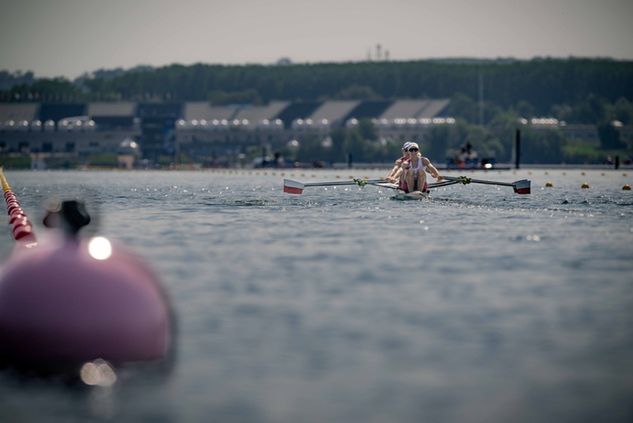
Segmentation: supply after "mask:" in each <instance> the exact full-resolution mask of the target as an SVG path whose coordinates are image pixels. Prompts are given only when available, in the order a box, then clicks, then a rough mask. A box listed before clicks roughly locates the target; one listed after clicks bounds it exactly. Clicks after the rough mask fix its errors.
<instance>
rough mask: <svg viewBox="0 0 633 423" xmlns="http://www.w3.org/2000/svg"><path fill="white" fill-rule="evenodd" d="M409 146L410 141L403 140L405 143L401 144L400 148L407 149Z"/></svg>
mask: <svg viewBox="0 0 633 423" xmlns="http://www.w3.org/2000/svg"><path fill="white" fill-rule="evenodd" d="M409 147H411V143H410V142H409V141H407V142H405V143H404V144H403V145H402V149H403V150H408V149H409Z"/></svg>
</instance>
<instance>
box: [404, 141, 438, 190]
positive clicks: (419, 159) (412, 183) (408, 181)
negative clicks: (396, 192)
mask: <svg viewBox="0 0 633 423" xmlns="http://www.w3.org/2000/svg"><path fill="white" fill-rule="evenodd" d="M407 152H408V153H409V158H408V165H409V166H408V168H405V171H404V173H403V177H404V183H405V186H404V191H405V192H412V191H422V192H428V185H427V183H426V172H429V173H430V174H431V176H433V177H434V178H435V179H437V180H438V181H441V180H442V176H441V175H440V172H438V170H437V169H436V168H435V166H433V164H432V163H431V161H430V160H429V159H427V158H426V157H424V156H422V154H421V153H420V147H419V146H418V144H417V143H414V142H411V143H409V146H408V149H407ZM405 166H406V165H405Z"/></svg>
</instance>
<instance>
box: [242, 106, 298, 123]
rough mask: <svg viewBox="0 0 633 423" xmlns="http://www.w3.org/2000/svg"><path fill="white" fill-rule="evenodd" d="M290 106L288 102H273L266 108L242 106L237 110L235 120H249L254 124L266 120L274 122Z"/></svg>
mask: <svg viewBox="0 0 633 423" xmlns="http://www.w3.org/2000/svg"><path fill="white" fill-rule="evenodd" d="M288 104H289V102H287V101H271V102H270V103H269V104H267V105H265V106H252V105H247V106H241V107H240V108H239V109H238V110H237V114H236V115H235V119H247V120H248V121H249V122H252V123H255V122H261V121H262V120H264V119H268V120H273V119H274V118H275V116H277V115H278V114H279V113H280V112H281V111H282V110H283V109H285V108H286V107H287V106H288Z"/></svg>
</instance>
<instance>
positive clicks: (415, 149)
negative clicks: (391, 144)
mask: <svg viewBox="0 0 633 423" xmlns="http://www.w3.org/2000/svg"><path fill="white" fill-rule="evenodd" d="M414 151H420V150H419V149H418V148H415V147H413V148H410V149H409V152H414Z"/></svg>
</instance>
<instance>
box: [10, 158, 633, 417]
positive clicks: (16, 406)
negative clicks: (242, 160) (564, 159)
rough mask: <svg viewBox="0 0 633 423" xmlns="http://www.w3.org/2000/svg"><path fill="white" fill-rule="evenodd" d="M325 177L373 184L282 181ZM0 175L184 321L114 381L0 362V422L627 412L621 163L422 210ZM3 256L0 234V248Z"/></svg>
mask: <svg viewBox="0 0 633 423" xmlns="http://www.w3.org/2000/svg"><path fill="white" fill-rule="evenodd" d="M624 172H626V171H624ZM603 173H604V174H603ZM312 174H315V177H312ZM337 175H340V176H342V177H343V178H347V177H348V176H349V175H354V176H357V177H358V176H369V177H375V176H380V175H379V174H377V173H375V172H374V173H372V172H368V171H355V172H351V173H350V171H344V172H332V171H324V172H319V173H315V172H311V171H308V172H306V174H305V175H304V176H301V174H300V172H295V173H294V179H299V180H303V181H316V180H333V178H335V177H336V176H337ZM6 176H7V178H8V179H9V182H10V183H11V184H12V187H13V189H14V192H16V194H17V195H18V197H19V199H20V201H21V203H22V205H23V207H24V208H25V209H26V210H27V212H29V214H30V216H31V217H32V218H34V219H35V218H40V217H41V215H42V213H41V211H40V210H41V208H42V204H44V202H45V201H46V200H47V199H50V198H51V197H60V198H82V199H84V200H86V201H87V202H88V203H89V207H90V208H91V209H92V210H93V211H94V212H96V213H98V215H99V218H98V223H97V225H96V227H94V228H92V229H91V231H92V232H99V233H100V234H103V235H107V236H108V237H111V238H113V239H116V240H119V241H121V242H123V243H125V244H126V245H127V246H128V247H130V248H131V249H133V250H135V251H136V252H138V253H140V254H141V255H143V256H144V257H145V258H146V259H147V261H148V262H149V263H150V264H151V265H152V266H153V267H154V268H155V269H156V270H157V271H158V272H159V273H160V275H161V277H162V282H163V284H164V286H165V288H166V290H167V291H168V293H169V296H170V298H171V302H172V305H173V307H174V309H175V312H176V314H177V317H178V325H179V333H178V337H177V347H178V353H177V356H176V359H175V364H174V368H173V370H172V371H171V372H170V373H169V374H167V375H163V374H161V375H155V374H152V373H151V372H150V373H149V374H147V373H140V374H139V373H135V372H133V371H132V372H130V373H129V374H127V373H126V372H125V371H122V372H121V374H120V375H119V382H117V384H115V386H114V387H112V388H77V387H68V386H65V385H63V384H61V383H56V382H54V381H30V380H27V381H21V380H16V379H15V378H14V377H12V376H10V375H8V374H6V373H4V374H2V373H0V421H33V420H41V419H44V418H45V421H51V422H73V421H86V420H97V421H102V420H103V421H126V420H142V419H143V420H147V421H166V422H171V421H174V422H176V421H178V422H180V421H226V422H420V421H428V422H437V421H449V422H460V421H469V422H490V421H504V422H505V421H525V422H532V421H534V422H536V421H573V422H577V421H601V422H605V421H622V422H625V421H626V422H630V421H632V420H633V405H631V404H632V402H631V398H632V397H633V376H632V375H633V354H632V351H633V329H632V328H633V194H631V192H630V191H628V192H627V191H622V190H621V188H622V186H623V185H624V184H625V183H629V184H632V182H633V178H632V176H633V172H631V171H629V175H628V176H624V175H623V172H622V171H620V172H615V171H587V173H586V175H581V173H580V171H569V170H568V171H566V172H565V174H563V171H560V170H556V171H554V170H550V171H548V172H547V174H546V173H545V171H544V170H538V171H537V170H535V171H532V172H530V174H528V171H520V172H518V173H517V174H513V173H512V172H506V173H490V174H486V175H484V174H476V175H473V176H474V177H480V178H482V179H495V180H502V181H513V180H517V179H521V178H524V177H527V178H530V179H532V181H533V188H532V191H533V193H532V195H530V196H518V195H515V194H514V193H513V192H512V190H511V189H510V188H503V187H500V188H497V187H493V186H482V185H469V186H461V185H460V186H452V187H446V188H444V189H440V190H438V191H435V192H434V194H433V199H432V200H430V201H417V202H416V201H408V202H399V201H392V200H390V198H389V197H390V195H391V194H392V193H391V192H390V191H389V190H385V189H379V188H376V187H365V188H363V189H360V188H358V187H350V188H344V187H339V188H336V189H333V188H329V189H325V188H310V189H307V190H306V191H305V193H304V194H303V195H301V196H293V195H288V194H284V193H283V192H281V187H282V176H280V173H279V172H277V173H276V174H274V175H273V174H272V173H271V172H268V173H267V174H266V175H264V174H263V172H260V173H258V174H256V173H252V174H249V173H248V172H242V173H234V174H227V173H221V172H41V173H30V172H6ZM286 176H287V177H288V176H289V175H286ZM546 181H551V182H553V184H554V188H547V189H546V188H542V187H543V185H544V183H545V182H546ZM585 181H586V182H588V183H590V185H591V188H590V189H589V190H581V189H580V185H581V183H582V182H585ZM37 229H38V231H39V232H40V233H41V232H42V231H44V229H43V228H41V227H38V228H37ZM12 247H13V242H12V240H11V238H10V235H9V231H8V226H6V229H3V230H2V233H0V254H1V258H2V261H5V260H6V259H7V258H8V256H9V255H10V251H11V248H12Z"/></svg>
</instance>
